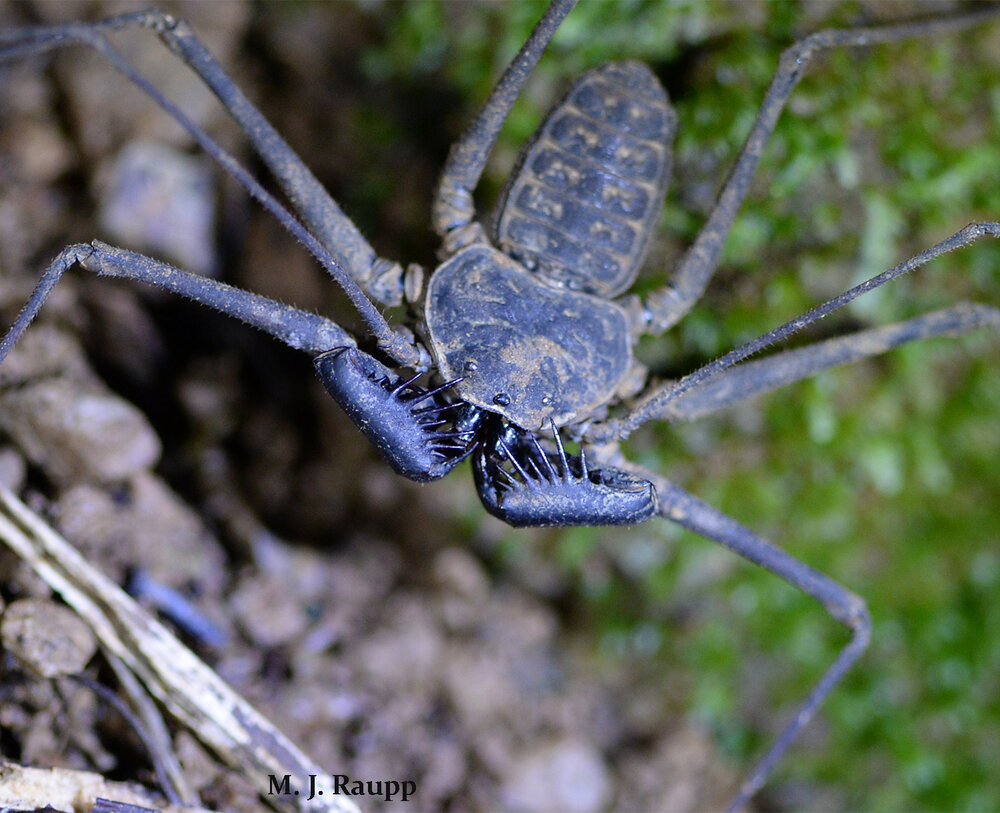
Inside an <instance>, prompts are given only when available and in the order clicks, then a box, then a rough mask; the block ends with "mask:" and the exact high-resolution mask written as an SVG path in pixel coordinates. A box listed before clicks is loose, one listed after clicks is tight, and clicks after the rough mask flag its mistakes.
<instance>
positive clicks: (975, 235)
mask: <svg viewBox="0 0 1000 813" xmlns="http://www.w3.org/2000/svg"><path fill="white" fill-rule="evenodd" d="M987 236H989V237H998V238H1000V223H994V222H987V223H971V224H969V225H968V226H966V227H965V228H964V229H962V230H961V231H958V232H955V234H953V235H951V236H950V237H948V238H946V239H944V240H942V241H941V242H940V243H937V244H936V245H933V246H931V247H930V248H928V249H926V250H925V251H922V252H920V254H917V255H916V256H915V257H911V258H910V259H908V260H906V261H904V262H901V263H900V264H899V265H897V266H894V267H893V268H890V269H889V270H888V271H883V272H882V273H881V274H877V275H876V276H874V277H872V278H871V279H868V280H865V281H864V282H862V283H860V284H859V285H855V286H854V287H853V288H851V289H849V290H847V291H845V292H844V293H842V294H840V296H836V297H834V298H833V299H830V300H828V301H826V302H824V303H823V304H822V305H818V306H817V307H815V308H813V309H812V310H810V311H807V312H806V313H804V314H802V315H801V316H799V317H796V318H795V319H792V320H791V321H790V322H785V324H783V325H780V326H779V327H776V328H775V329H774V330H771V331H769V332H767V333H765V334H764V335H762V336H758V337H757V338H756V339H753V340H752V341H749V342H747V343H746V344H744V345H741V346H740V347H737V348H736V349H735V350H730V351H729V352H728V353H726V354H725V355H723V356H720V357H719V358H717V359H716V360H715V361H712V362H710V363H708V364H706V365H705V366H704V367H700V368H698V369H697V370H695V371H694V372H693V373H689V374H688V375H686V376H684V378H682V379H680V380H679V381H675V382H671V383H668V384H665V385H663V386H661V387H659V388H657V389H654V390H653V391H652V392H650V393H649V394H647V395H646V396H645V397H644V398H643V399H642V400H641V401H640V402H639V404H638V405H637V406H636V407H635V408H634V409H633V410H632V411H631V412H629V413H628V414H627V415H625V416H624V417H623V418H613V419H611V420H609V421H607V422H605V423H603V424H600V425H595V426H593V427H591V428H590V429H589V430H588V431H587V433H586V434H587V439H588V440H590V441H591V442H592V443H608V442H610V441H613V440H623V439H625V438H626V437H628V436H629V435H630V434H631V433H632V432H634V431H635V430H636V429H638V428H639V427H640V426H642V424H644V423H646V421H649V420H653V419H655V418H661V417H664V416H666V415H667V414H668V411H669V409H670V406H669V405H670V404H671V403H672V402H674V401H677V400H679V399H680V397H681V396H683V395H684V394H685V393H687V392H690V391H693V390H696V389H700V388H701V387H703V386H705V384H706V383H707V382H708V381H709V380H710V379H712V378H715V377H716V376H718V375H720V374H721V373H723V372H724V371H726V370H728V369H729V368H731V367H734V366H735V365H736V364H738V363H739V362H741V361H743V360H744V359H747V358H749V357H750V356H752V355H754V354H756V353H759V352H760V351H762V350H764V349H765V348H767V347H770V346H771V345H772V344H775V343H776V342H779V341H781V340H783V339H785V338H787V337H788V336H790V335H791V334H792V333H795V332H796V331H799V330H801V329H802V328H804V327H806V326H807V325H811V324H812V323H813V322H818V321H819V320H820V319H822V318H823V317H824V316H827V315H828V314H830V313H833V311H835V310H837V309H838V308H841V307H843V306H844V305H846V304H847V303H848V302H851V301H853V300H855V299H857V298H858V297H859V296H861V295H862V294H865V293H868V292H869V291H872V290H874V289H875V288H878V287H879V286H881V285H884V284H885V283H887V282H889V281H891V280H894V279H895V278H896V277H900V276H902V275H903V274H906V273H908V272H910V271H912V270H913V269H915V268H919V267H920V266H922V265H926V264H927V263H929V262H930V261H931V260H933V259H936V258H937V257H940V256H941V255H942V254H947V253H948V252H949V251H955V250H956V249H959V248H963V247H964V246H967V245H969V244H971V243H974V242H976V241H977V240H979V239H981V238H983V237H987ZM987 321H989V320H987ZM903 324H906V323H903ZM890 327H891V326H890ZM791 380H794V379H791Z"/></svg>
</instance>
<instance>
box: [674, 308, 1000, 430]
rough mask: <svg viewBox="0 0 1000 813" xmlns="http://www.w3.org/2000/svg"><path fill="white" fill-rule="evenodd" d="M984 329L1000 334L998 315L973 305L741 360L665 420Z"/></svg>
mask: <svg viewBox="0 0 1000 813" xmlns="http://www.w3.org/2000/svg"><path fill="white" fill-rule="evenodd" d="M982 327H992V328H993V329H994V330H1000V310H998V309H997V308H994V307H991V306H989V305H980V304H978V303H974V302H960V303H959V304H957V305H953V306H952V307H950V308H944V309H943V310H939V311H932V312H931V313H925V314H924V315H923V316H916V317H914V318H913V319H907V320H906V321H905V322H896V323H895V324H892V325H886V326H885V327H878V328H873V329H871V330H861V331H858V332H857V333H851V334H849V335H847V336H840V337H838V338H836V339H827V340H826V341H822V342H816V343H815V344H811V345H808V346H807V347H800V348H796V349H795V350H786V351H785V352H784V353H778V354H777V355H774V356H770V357H768V358H765V359H759V360H755V361H745V362H743V363H742V364H739V365H737V366H736V367H733V368H732V369H730V370H726V372H724V373H722V374H721V375H719V376H718V377H716V378H713V379H711V380H710V381H709V382H708V383H706V384H703V385H702V386H700V387H697V388H695V389H693V390H688V391H687V392H686V393H685V394H684V395H682V396H681V397H680V398H678V399H677V400H676V401H674V402H673V403H671V404H669V405H668V406H667V408H666V411H665V412H664V414H663V417H664V418H666V419H667V420H669V421H678V420H685V421H688V420H694V419H695V418H700V417H701V416H703V415H708V414H710V413H712V412H716V411H717V410H720V409H725V408H726V407H728V406H731V405H733V404H735V403H738V402H740V401H743V400H744V399H746V398H751V397H753V396H754V395H759V394H761V393H764V392H769V391H771V390H775V389H777V388H778V387H783V386H785V385H786V384H791V383H793V382H795V381H801V380H802V379H803V378H809V377H810V376H814V375H816V374H817V373H820V372H822V371H823V370H829V369H831V368H833V367H838V366H840V365H843V364H849V363H850V362H852V361H858V360H860V359H864V358H870V357H871V356H876V355H880V354H881V353H887V352H889V351H890V350H893V349H894V348H896V347H900V346H901V345H904V344H907V343H909V342H914V341H918V340H919V339H930V338H933V337H935V336H961V335H963V334H965V333H968V332H970V331H972V330H977V329H978V328H982Z"/></svg>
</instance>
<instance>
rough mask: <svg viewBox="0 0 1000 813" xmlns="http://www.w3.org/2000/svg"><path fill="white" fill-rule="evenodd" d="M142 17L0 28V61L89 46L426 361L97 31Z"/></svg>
mask: <svg viewBox="0 0 1000 813" xmlns="http://www.w3.org/2000/svg"><path fill="white" fill-rule="evenodd" d="M137 17H142V15H126V16H125V18H115V20H111V21H105V22H104V23H95V24H82V23H81V24H68V25H60V26H45V27H41V28H28V29H22V30H19V31H9V32H0V61H3V60H8V59H14V58H22V57H24V56H28V55H32V54H40V53H45V52H47V51H50V50H54V49H56V48H60V47H62V46H64V45H67V44H70V43H79V44H83V45H89V46H90V47H91V48H93V49H94V50H95V51H96V52H97V53H99V54H100V55H101V56H102V57H104V58H105V59H107V60H108V61H109V62H110V63H111V64H112V65H113V66H114V67H115V68H116V69H117V70H118V71H120V72H121V73H122V74H124V76H125V77H127V78H128V79H129V81H131V82H132V83H133V84H135V85H136V86H137V87H138V88H139V89H140V90H142V91H143V92H144V93H145V94H146V95H147V96H149V97H150V99H152V100H153V101H154V102H155V103H156V104H157V105H159V106H160V107H161V108H162V109H163V110H164V111H166V112H167V114H169V115H170V117H171V118H173V119H174V120H175V121H176V122H177V123H178V124H179V125H180V126H181V127H183V128H184V130H185V131H186V132H187V133H189V134H190V135H191V137H192V138H194V140H195V141H196V142H197V143H198V144H199V145H200V146H201V147H202V149H204V150H205V152H207V153H208V154H209V155H210V156H211V157H212V158H213V159H214V160H215V161H216V162H218V163H219V165H220V166H222V167H223V168H224V169H225V170H226V171H227V172H228V173H229V174H230V175H232V176H233V177H234V178H235V179H236V180H237V181H239V183H240V184H241V185H242V186H243V187H244V188H245V189H246V190H247V191H248V192H249V193H250V194H251V195H252V196H253V197H254V199H255V200H257V201H258V202H259V203H260V204H261V205H263V206H264V208H265V209H267V210H268V211H269V212H270V213H271V214H272V215H274V217H275V218H276V219H277V220H278V222H279V223H281V225H282V226H283V227H284V228H285V229H286V230H287V231H288V232H289V233H290V234H292V236H293V237H295V238H296V239H297V240H299V242H301V243H302V244H303V245H304V246H305V247H306V249H307V250H308V251H309V252H310V253H311V254H312V255H313V256H314V257H315V258H316V259H317V260H318V261H319V263H320V264H321V265H322V266H323V267H324V268H325V269H326V270H327V271H328V272H329V273H330V275H331V276H332V277H333V278H334V279H335V280H336V281H337V283H338V284H339V285H340V286H341V288H343V289H344V292H345V293H346V294H347V296H348V298H349V299H350V300H351V303H352V304H353V305H354V307H355V308H356V309H357V311H358V313H360V314H361V317H362V318H363V319H364V320H365V323H366V324H367V325H368V328H369V329H370V330H371V332H372V335H373V336H374V337H375V338H376V339H377V341H378V344H379V346H380V347H381V348H382V349H383V350H384V351H385V352H386V353H387V354H388V355H389V356H391V357H392V358H394V359H395V360H396V361H397V362H399V363H400V364H403V365H408V366H414V365H422V364H425V363H426V362H427V361H428V359H427V358H425V357H424V356H426V354H423V355H422V354H421V353H420V352H419V351H418V350H417V348H415V347H414V346H413V344H412V343H411V342H410V341H409V340H407V339H406V338H405V337H404V336H403V335H401V334H399V333H397V332H396V331H394V330H393V328H392V326H391V325H389V323H388V322H387V321H386V320H385V317H383V316H382V314H381V312H380V311H379V310H378V308H376V307H375V306H374V305H373V304H372V302H371V301H370V300H369V299H368V298H367V296H366V295H365V293H364V291H362V290H361V288H360V287H359V286H358V283H357V282H356V281H355V280H354V278H353V277H352V276H351V275H350V274H348V273H347V272H346V271H345V270H344V268H343V267H342V266H341V265H340V263H339V262H338V261H337V260H336V259H335V258H334V257H333V256H332V255H331V254H330V252H329V251H327V249H326V248H325V247H324V246H323V245H322V244H321V243H320V242H319V241H318V240H317V239H316V238H315V237H314V236H313V235H312V233H310V232H309V231H308V230H307V229H306V228H305V227H304V226H303V225H302V224H301V223H300V222H299V221H298V220H297V219H296V218H295V217H294V216H293V215H292V214H291V213H290V212H288V210H287V209H285V208H284V207H283V206H282V205H281V204H280V203H278V201H277V200H276V199H275V198H274V196H273V195H271V194H270V193H269V192H268V191H267V190H266V189H264V188H263V187H262V186H261V185H260V183H259V182H258V181H257V180H256V179H255V178H254V177H253V176H252V175H251V174H250V173H249V172H247V170H246V169H245V168H244V167H243V166H242V165H241V164H240V163H239V162H238V161H237V160H236V159H235V158H234V157H233V156H232V155H231V154H229V153H228V152H227V151H226V150H224V149H223V148H222V147H221V146H220V145H219V144H218V143H217V142H216V141H215V140H214V139H213V138H212V137H211V136H209V135H208V133H206V132H205V131H204V130H203V129H202V128H200V127H198V126H197V125H196V124H194V122H192V121H191V120H190V119H189V118H188V117H187V116H186V115H184V112H183V111H182V110H180V109H179V108H178V107H177V106H176V105H174V104H173V103H172V102H171V101H170V100H168V99H167V98H165V97H164V96H163V94H162V93H160V92H159V90H157V89H156V87H155V86H153V84H152V83H151V82H149V80H148V79H146V78H145V77H144V76H142V75H141V74H140V73H139V72H138V71H136V70H135V68H134V67H132V65H131V64H130V63H129V62H128V60H126V59H125V58H124V57H123V56H122V55H121V54H120V53H119V52H118V51H117V50H115V49H114V48H113V47H112V46H111V44H110V43H109V42H108V41H107V40H106V39H105V37H104V35H103V34H102V33H101V30H100V27H101V26H102V25H105V26H111V27H114V24H115V22H116V20H120V19H132V18H137Z"/></svg>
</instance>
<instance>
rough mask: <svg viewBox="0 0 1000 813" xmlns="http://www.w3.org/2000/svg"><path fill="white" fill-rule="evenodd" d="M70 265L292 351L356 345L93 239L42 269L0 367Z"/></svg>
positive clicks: (281, 310) (271, 306)
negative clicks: (134, 285) (258, 333)
mask: <svg viewBox="0 0 1000 813" xmlns="http://www.w3.org/2000/svg"><path fill="white" fill-rule="evenodd" d="M74 265H79V266H80V267H82V268H86V269H87V270H88V271H94V272H96V273H97V274H98V275H100V276H105V277H122V278H124V279H132V280H137V281H139V282H145V283H148V284H149V285H154V286H156V287H157V288H162V289H164V290H166V291H170V292H172V293H175V294H180V295H181V296H184V297H187V298H188V299H191V300H194V301H195V302H198V303H200V304H202V305H207V306H208V307H210V308H215V309H216V310H218V311H221V312H222V313H224V314H226V315H227V316H232V317H233V318H235V319H239V320H241V321H242V322H245V323H246V324H248V325H252V326H253V327H256V328H260V329H261V330H263V331H265V332H266V333H268V334H270V335H271V336H273V337H274V338H276V339H278V340H279V341H282V342H284V343H285V344H287V345H289V346H290V347H293V348H295V349H296V350H303V351H305V352H307V353H311V354H313V355H316V354H319V353H322V352H324V351H326V350H330V349H332V348H334V347H342V346H345V345H350V346H354V343H355V342H354V339H353V338H352V337H351V335H350V334H349V333H348V332H347V331H345V330H343V329H342V328H341V327H339V326H338V325H337V324H335V323H334V322H331V321H330V320H329V319H326V318H324V317H322V316H318V315H316V314H314V313H307V312H306V311H301V310H299V309H298V308H293V307H292V306H291V305H285V304H283V303H281V302H275V301H274V300H272V299H267V298H266V297H263V296H260V295H258V294H253V293H250V292H249V291H244V290H242V289H241V288H235V287H233V286H232V285H227V284H225V283H223V282H218V281H217V280H214V279H209V278H207V277H203V276H201V275H200V274H192V273H191V272H189V271H181V270H180V269H179V268H174V267H173V266H170V265H167V264H166V263H161V262H159V261H157V260H154V259H152V258H151V257H147V256H145V255H143V254H137V253H135V252H134V251H126V250H125V249H121V248H115V247H114V246H109V245H107V244H106V243H102V242H100V241H98V240H95V241H94V242H93V243H91V244H89V245H88V244H87V243H78V244H77V245H73V246H69V247H67V248H65V249H63V250H62V251H61V252H60V253H59V256H58V257H56V259H55V260H54V261H53V262H52V264H51V265H50V266H49V267H48V268H47V269H46V270H45V273H44V274H42V278H41V280H40V281H39V283H38V285H37V286H36V287H35V290H34V292H33V293H32V294H31V298H30V299H29V300H28V302H27V304H26V305H25V306H24V308H23V309H22V310H21V313H20V314H18V317H17V319H16V320H15V321H14V324H13V325H11V327H10V329H9V330H8V331H7V334H6V335H5V336H4V337H3V339H2V340H0V364H2V363H3V361H4V359H6V358H7V355H8V354H9V353H10V351H11V349H12V348H13V347H14V345H15V344H17V340H18V339H19V338H20V337H21V334H22V333H24V331H25V329H26V328H27V327H28V325H29V324H30V323H31V320H32V319H34V318H35V315H36V314H37V313H38V311H39V309H40V308H41V307H42V305H43V304H44V302H45V299H46V298H47V297H48V295H49V294H50V293H51V292H52V289H53V288H54V287H55V285H56V283H57V282H58V281H59V280H60V278H61V277H62V275H63V274H64V273H66V271H67V270H69V269H70V268H72V267H73V266H74Z"/></svg>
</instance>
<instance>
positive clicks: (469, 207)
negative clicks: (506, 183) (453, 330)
mask: <svg viewBox="0 0 1000 813" xmlns="http://www.w3.org/2000/svg"><path fill="white" fill-rule="evenodd" d="M574 5H576V0H552V3H551V5H550V6H549V8H548V10H547V11H546V12H545V14H544V15H543V16H542V19H541V20H539V22H538V25H536V26H535V28H534V30H533V31H532V32H531V35H530V36H529V37H528V41H527V42H525V43H524V45H523V46H522V47H521V50H520V51H518V53H517V56H515V57H514V59H513V61H512V62H511V63H510V65H509V66H508V67H507V70H506V71H504V74H503V76H501V77H500V81H499V82H497V86H496V87H495V88H494V89H493V92H492V93H491V94H490V97H489V99H487V100H486V104H484V105H483V107H482V109H481V110H480V111H479V114H478V115H477V116H476V118H475V119H474V120H473V121H472V124H471V125H469V129H468V130H466V132H465V134H464V135H463V136H462V138H461V140H459V141H457V142H456V143H455V144H454V146H452V148H451V152H450V153H449V154H448V160H447V161H446V162H445V165H444V171H443V172H442V174H441V181H440V182H439V185H438V190H437V193H436V194H435V196H434V209H433V214H432V221H433V225H434V229H435V231H437V233H438V234H440V235H441V236H442V237H448V236H449V235H451V234H453V233H454V234H455V236H456V238H458V242H459V244H461V243H462V242H463V241H462V238H461V237H460V236H459V235H458V231H459V230H460V229H462V228H463V227H465V226H468V225H469V224H471V223H472V221H473V220H474V218H475V216H476V211H475V206H474V205H473V203H472V191H473V190H474V189H475V188H476V184H478V183H479V178H480V176H481V175H482V174H483V169H484V168H485V166H486V159H487V158H488V157H489V154H490V150H492V149H493V145H494V144H495V143H496V139H497V135H498V134H499V132H500V128H501V127H502V126H503V123H504V122H505V121H506V120H507V115H508V114H509V113H510V109H511V108H512V107H513V106H514V102H515V101H517V98H518V96H520V95H521V90H522V88H523V87H524V84H525V82H527V81H528V77H529V76H530V75H531V72H532V71H533V70H534V69H535V65H537V64H538V60H539V59H540V58H541V56H542V52H543V51H544V50H545V48H546V47H547V46H548V44H549V41H550V40H551V39H552V37H553V36H554V35H555V33H556V29H558V28H559V25H560V23H562V21H563V19H564V18H565V17H566V15H567V14H569V12H570V10H571V9H572V8H573V6H574ZM458 247H459V245H453V246H450V245H449V241H447V240H446V241H445V250H446V251H448V253H453V252H454V250H455V249H457V248H458Z"/></svg>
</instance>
